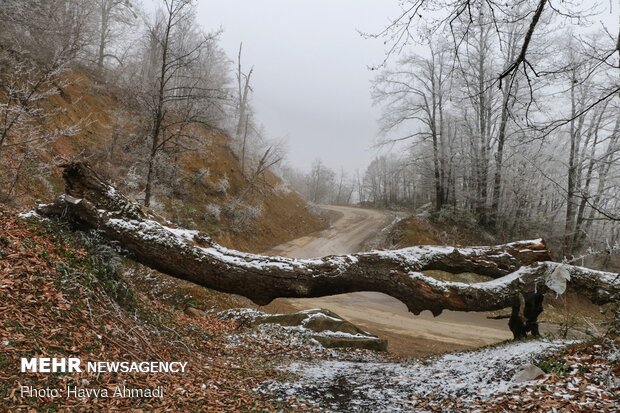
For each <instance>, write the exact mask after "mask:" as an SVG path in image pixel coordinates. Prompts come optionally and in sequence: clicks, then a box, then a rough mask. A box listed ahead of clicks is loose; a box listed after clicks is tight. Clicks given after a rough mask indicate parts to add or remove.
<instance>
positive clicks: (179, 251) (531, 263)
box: [37, 163, 620, 337]
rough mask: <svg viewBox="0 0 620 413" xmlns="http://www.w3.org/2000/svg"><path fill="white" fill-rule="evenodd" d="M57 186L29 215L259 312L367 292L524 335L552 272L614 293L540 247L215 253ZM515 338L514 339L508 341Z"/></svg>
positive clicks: (70, 180) (590, 292) (104, 187)
mask: <svg viewBox="0 0 620 413" xmlns="http://www.w3.org/2000/svg"><path fill="white" fill-rule="evenodd" d="M64 179H65V187H66V188H65V190H66V193H65V194H64V195H62V196H60V197H59V198H58V199H57V201H56V202H55V203H54V204H51V205H41V206H39V207H38V208H37V209H38V212H40V213H42V214H44V215H59V214H68V215H69V216H71V217H72V218H74V219H75V220H77V221H78V222H79V223H80V224H82V225H85V226H87V227H90V228H94V229H97V230H100V231H102V232H103V233H104V235H105V237H106V238H108V239H110V240H115V241H118V242H119V243H120V245H121V246H122V247H123V248H124V249H126V250H127V251H128V252H130V253H131V254H132V255H133V257H134V258H135V259H136V260H138V261H140V262H142V263H143V264H145V265H147V266H149V267H152V268H154V269H157V270H159V271H162V272H165V273H167V274H170V275H172V276H175V277H177V278H180V279H184V280H188V281H191V282H194V283H196V284H199V285H202V286H205V287H208V288H211V289H214V290H218V291H222V292H227V293H234V294H239V295H243V296H245V297H247V298H249V299H251V300H252V301H254V302H255V303H256V304H258V305H265V304H268V303H269V302H271V301H272V300H273V299H275V298H278V297H300V298H301V297H321V296H326V295H334V294H341V293H350V292H357V291H376V292H381V293H385V294H387V295H390V296H392V297H395V298H397V299H398V300H400V301H402V302H403V303H405V304H406V305H407V308H408V309H409V311H411V312H412V313H414V314H419V313H420V312H421V311H424V310H430V311H431V312H432V313H433V314H434V315H439V314H440V313H441V312H442V311H443V310H444V309H447V310H453V311H492V310H498V309H503V308H507V307H512V308H513V317H511V322H512V323H513V324H514V323H519V326H517V327H516V328H517V329H518V328H521V329H524V328H525V331H528V327H527V325H528V323H529V324H532V323H534V324H535V322H536V320H535V317H534V319H532V318H531V317H532V316H531V315H530V316H528V315H527V314H525V313H524V308H525V307H526V306H525V305H524V303H525V304H527V303H528V302H533V303H534V304H535V303H536V298H535V297H537V296H539V295H540V294H542V293H544V292H545V291H546V290H547V286H546V285H547V283H546V277H548V276H550V275H551V274H554V273H556V272H557V269H558V266H562V267H561V269H562V271H563V272H564V273H568V274H570V276H571V277H572V279H571V282H572V283H573V285H574V286H576V287H577V288H578V290H579V291H580V292H582V293H583V294H584V295H586V296H587V297H588V298H590V299H591V300H592V301H594V302H595V303H604V302H608V301H610V300H611V299H612V297H613V295H614V294H617V293H618V291H620V281H619V280H618V278H617V277H616V275H615V274H611V273H604V272H599V271H593V270H589V269H585V268H580V267H573V266H567V265H562V264H557V263H553V262H542V263H537V261H542V260H548V259H549V258H550V255H549V252H548V251H547V249H546V247H545V245H544V242H543V241H542V240H534V241H521V242H515V243H510V244H506V245H500V246H495V247H471V248H452V247H412V248H405V249H400V250H393V251H372V252H367V253H359V254H352V255H343V256H327V257H323V258H316V259H290V258H284V257H269V256H261V255H256V254H247V253H242V252H239V251H234V250H230V249H227V248H224V247H222V246H220V245H218V244H217V243H215V242H214V241H212V240H211V239H210V238H209V237H207V236H206V235H205V234H202V233H199V232H198V231H192V230H184V229H179V228H175V227H174V226H173V225H172V224H170V223H167V222H165V221H164V220H163V219H161V218H158V217H157V216H155V215H153V214H151V213H150V212H148V211H146V210H144V209H143V208H142V207H141V206H140V205H138V204H137V203H134V202H131V201H130V200H128V199H127V198H125V197H124V196H122V195H121V194H120V193H119V192H118V191H116V190H115V188H114V187H112V186H111V185H109V184H107V183H106V182H105V181H104V180H103V179H101V178H100V177H99V176H97V174H96V173H95V172H94V171H92V170H91V169H90V168H88V167H87V166H86V165H84V164H81V163H72V164H69V165H66V166H65V169H64ZM430 269H440V270H444V271H449V272H452V273H459V272H475V273H478V274H486V275H490V276H493V277H499V278H497V279H496V280H493V281H489V282H483V283H476V284H464V283H458V282H442V281H438V280H436V279H434V278H432V277H429V276H426V275H424V274H422V273H421V271H424V270H430ZM515 306H516V307H515ZM530 307H531V306H530ZM515 308H517V311H516V315H514V313H515ZM531 313H532V314H533V313H535V311H533V312H531ZM537 316H538V314H536V317H537ZM511 329H512V330H513V332H515V328H513V327H512V326H511ZM529 331H532V332H533V330H532V329H531V328H529ZM517 336H522V334H521V333H519V335H518V334H517V333H516V332H515V337H517Z"/></svg>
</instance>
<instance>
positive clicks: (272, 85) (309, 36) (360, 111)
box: [198, 0, 398, 171]
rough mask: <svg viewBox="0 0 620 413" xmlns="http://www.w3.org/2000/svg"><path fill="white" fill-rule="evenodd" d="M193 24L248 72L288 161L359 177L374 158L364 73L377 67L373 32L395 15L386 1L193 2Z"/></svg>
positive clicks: (373, 113)
mask: <svg viewBox="0 0 620 413" xmlns="http://www.w3.org/2000/svg"><path fill="white" fill-rule="evenodd" d="M198 4H199V6H198V12H199V15H198V20H199V22H200V23H201V24H202V25H203V27H205V28H206V29H207V30H212V29H215V28H218V27H220V26H221V27H222V28H223V29H224V33H223V34H222V37H221V43H220V44H221V46H222V47H223V48H224V49H225V50H226V52H227V53H228V55H229V56H230V57H231V58H236V55H237V51H238V49H239V43H240V42H241V41H243V57H242V61H243V63H244V66H245V67H246V68H249V66H250V65H254V73H253V75H252V80H253V82H252V83H253V88H254V95H253V104H254V108H255V109H256V112H257V119H258V121H259V122H260V123H262V124H263V125H264V126H265V128H266V130H267V132H268V133H269V135H270V136H272V137H283V136H287V138H288V139H287V140H288V161H289V163H290V164H291V165H293V166H295V167H297V168H303V169H307V168H309V166H310V164H311V163H312V161H313V160H314V159H315V158H318V157H320V158H321V159H323V160H324V161H325V163H326V164H327V165H328V166H330V167H332V168H334V169H336V170H337V169H339V168H340V167H343V168H345V169H347V170H349V171H352V170H354V169H355V168H360V169H362V170H363V169H364V168H365V167H366V166H367V165H368V163H369V161H370V159H371V158H372V157H373V154H374V153H375V152H374V150H373V149H372V148H371V146H372V145H373V143H374V140H375V136H376V132H377V118H378V115H379V112H378V108H373V107H372V101H371V99H370V88H369V82H370V79H371V78H372V77H373V73H372V72H371V71H369V70H368V68H367V67H368V66H370V65H373V64H377V63H380V62H381V61H382V59H383V56H384V53H383V50H384V47H383V44H382V42H381V41H373V40H365V39H363V38H362V37H361V36H360V35H359V34H358V32H357V30H358V29H359V30H363V31H369V32H375V31H377V30H379V29H381V28H383V27H384V25H385V24H386V23H387V22H388V19H389V17H390V16H394V15H395V14H396V13H397V12H398V2H397V1H386V0H337V1H334V0H296V1H290V0H260V1H256V0H200V1H199V2H198Z"/></svg>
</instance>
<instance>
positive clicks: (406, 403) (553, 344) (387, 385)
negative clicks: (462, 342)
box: [258, 340, 572, 412]
mask: <svg viewBox="0 0 620 413" xmlns="http://www.w3.org/2000/svg"><path fill="white" fill-rule="evenodd" d="M571 343H572V342H570V341H546V340H536V341H522V342H515V343H509V344H504V345H499V346H496V347H489V348H484V349H481V350H477V351H472V352H460V353H453V354H446V355H443V356H441V357H438V358H435V359H431V360H426V361H413V362H407V363H364V362H361V363H360V362H342V361H319V362H300V363H293V364H291V365H289V366H287V367H283V368H282V370H284V371H286V372H288V373H293V374H295V377H294V378H292V379H290V380H289V381H275V380H274V381H270V382H266V383H264V384H263V385H262V386H261V387H260V388H259V389H258V391H260V392H265V393H269V394H274V395H275V397H276V398H277V399H279V400H286V399H291V398H293V397H294V398H296V399H298V400H299V399H303V400H304V401H305V402H306V403H309V404H311V405H313V406H315V407H320V408H321V411H374V412H410V411H419V410H416V408H418V409H419V407H420V403H421V401H422V400H424V405H425V407H426V406H429V400H430V404H431V405H433V404H434V405H435V406H437V407H438V406H440V405H441V403H442V402H445V401H449V400H455V399H458V400H459V401H461V402H462V403H463V404H464V405H467V404H468V403H471V402H473V401H475V400H478V399H480V398H482V399H485V398H489V397H491V396H493V395H495V394H498V393H502V392H506V391H508V390H510V389H512V388H514V387H516V386H518V385H517V384H516V383H514V382H513V380H512V378H513V376H514V374H515V373H516V372H517V371H518V370H519V367H521V366H523V365H526V364H530V363H535V362H537V361H538V360H540V359H541V358H542V357H543V356H544V355H545V354H547V353H550V352H552V351H554V350H557V349H560V348H562V347H564V346H566V345H568V344H571ZM421 411H425V410H421Z"/></svg>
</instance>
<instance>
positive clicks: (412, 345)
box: [266, 206, 512, 356]
mask: <svg viewBox="0 0 620 413" xmlns="http://www.w3.org/2000/svg"><path fill="white" fill-rule="evenodd" d="M324 208H325V209H328V210H330V211H331V212H332V213H336V214H338V218H336V220H335V221H334V223H333V225H332V227H331V228H329V229H327V230H324V231H321V232H318V233H316V234H312V235H310V236H306V237H302V238H298V239H296V240H293V241H290V242H287V243H285V244H281V245H279V246H277V247H275V248H273V249H272V250H270V251H267V252H266V253H267V254H270V255H282V256H287V257H293V258H313V257H319V256H324V255H330V254H348V253H354V252H358V251H360V250H361V249H362V247H363V245H364V244H365V243H366V241H367V240H369V239H370V238H372V237H374V236H375V235H376V234H377V233H378V232H379V231H381V229H382V228H384V227H385V226H386V225H387V224H388V223H389V220H390V219H391V217H390V216H389V214H387V213H385V212H382V211H376V210H369V209H361V208H351V207H340V206H324ZM317 307H318V308H327V309H329V310H331V311H334V312H335V313H337V314H339V315H340V316H342V317H344V318H346V319H348V320H349V321H351V322H353V323H354V324H357V325H358V326H360V327H362V328H363V329H366V330H368V331H370V332H372V333H374V334H376V335H378V336H380V337H382V338H386V339H388V341H389V350H390V351H391V352H393V353H395V354H399V355H412V356H422V355H428V354H435V353H442V352H446V351H452V350H456V349H463V348H472V347H480V346H483V345H487V344H492V343H497V342H499V341H503V340H506V339H510V338H512V334H511V333H510V330H509V329H508V326H507V323H506V321H505V320H488V319H487V318H486V314H480V313H459V312H450V311H448V312H444V313H443V314H442V315H440V316H439V317H433V316H432V314H430V312H428V311H425V312H424V313H422V314H421V315H420V316H414V315H413V314H411V313H409V312H408V311H407V308H406V307H405V305H404V304H403V303H401V302H400V301H398V300H396V299H394V298H392V297H389V296H387V295H385V294H381V293H374V292H361V293H353V294H340V295H335V296H331V297H322V298H312V299H286V300H284V299H278V300H275V301H274V302H273V303H272V304H270V305H269V306H268V309H269V310H271V311H277V312H286V311H295V310H302V309H310V308H317Z"/></svg>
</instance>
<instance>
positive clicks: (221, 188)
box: [215, 175, 230, 195]
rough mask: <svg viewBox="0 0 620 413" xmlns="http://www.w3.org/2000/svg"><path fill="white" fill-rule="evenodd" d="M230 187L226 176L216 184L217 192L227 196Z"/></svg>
mask: <svg viewBox="0 0 620 413" xmlns="http://www.w3.org/2000/svg"><path fill="white" fill-rule="evenodd" d="M229 186H230V183H229V182H228V175H224V176H223V177H222V178H220V179H219V180H218V181H217V182H216V183H215V191H216V192H217V193H218V194H221V195H226V192H228V187H229Z"/></svg>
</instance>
